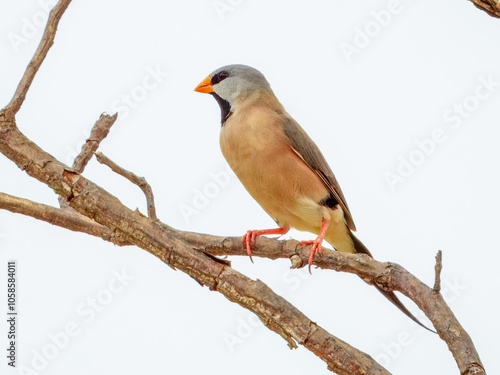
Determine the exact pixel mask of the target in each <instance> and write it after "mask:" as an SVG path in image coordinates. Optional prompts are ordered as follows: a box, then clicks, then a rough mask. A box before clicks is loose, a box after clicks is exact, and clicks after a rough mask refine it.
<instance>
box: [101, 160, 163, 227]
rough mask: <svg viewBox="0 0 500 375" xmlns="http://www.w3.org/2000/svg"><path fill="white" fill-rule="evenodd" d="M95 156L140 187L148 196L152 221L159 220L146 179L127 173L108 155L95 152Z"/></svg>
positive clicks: (149, 215) (147, 200)
mask: <svg viewBox="0 0 500 375" xmlns="http://www.w3.org/2000/svg"><path fill="white" fill-rule="evenodd" d="M95 156H96V158H97V161H98V162H99V163H101V164H104V165H107V166H108V167H109V168H111V170H112V171H113V172H115V173H117V174H119V175H120V176H123V177H125V178H126V179H127V180H129V181H130V182H132V183H133V184H135V185H137V186H139V187H140V188H141V190H142V191H143V193H144V195H145V196H146V202H147V205H148V217H149V218H150V219H151V220H158V217H157V216H156V208H155V201H154V197H153V189H151V186H150V185H149V184H148V182H147V181H146V179H145V178H144V177H139V176H137V175H136V174H134V173H132V172H130V171H127V170H126V169H123V168H122V167H120V166H119V165H118V164H116V163H115V162H114V161H112V160H111V159H109V158H108V157H107V156H106V155H104V154H103V153H102V152H99V151H98V152H95Z"/></svg>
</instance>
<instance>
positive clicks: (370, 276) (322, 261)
mask: <svg viewBox="0 0 500 375" xmlns="http://www.w3.org/2000/svg"><path fill="white" fill-rule="evenodd" d="M171 230H172V229H171ZM175 233H176V234H177V236H178V237H180V238H182V239H183V240H185V241H188V242H189V243H191V244H192V245H194V246H196V247H197V248H198V249H200V250H202V251H204V252H207V253H209V254H211V255H213V256H224V255H239V256H248V255H247V252H246V249H245V248H244V247H243V246H242V245H241V237H218V236H212V235H207V234H198V233H191V232H181V231H176V232H175ZM309 253H310V251H309V248H308V247H307V246H298V241H295V240H289V241H276V240H274V239H270V238H266V237H259V238H258V239H257V242H256V247H255V249H253V250H252V255H253V256H255V257H263V258H269V259H279V258H283V259H290V260H291V261H292V267H294V266H296V265H298V264H301V265H302V266H303V265H306V264H307V262H308V257H309ZM313 263H314V265H315V266H317V267H319V268H322V269H331V270H335V271H340V272H349V273H353V274H356V275H358V276H360V277H361V278H362V279H363V280H364V281H366V282H367V283H369V284H373V283H375V282H376V283H377V284H379V285H381V286H383V288H384V289H390V290H395V291H399V292H401V293H403V294H404V295H405V296H407V297H408V298H410V299H411V300H412V301H413V302H415V303H416V304H417V306H418V307H419V308H420V309H421V310H422V311H423V312H424V313H425V315H426V316H427V317H428V318H429V320H430V321H431V322H432V324H433V325H434V327H435V328H436V330H437V332H438V334H439V336H440V337H441V338H442V339H443V340H444V341H445V342H446V344H447V345H448V348H449V349H450V351H451V352H452V354H453V356H454V358H455V361H456V362H457V365H458V367H459V369H460V371H461V374H467V375H469V374H471V375H472V374H485V372H484V369H483V366H482V363H481V360H480V358H479V355H478V354H477V351H476V350H475V348H474V343H473V342H472V340H471V338H470V336H469V335H468V334H467V332H466V331H465V330H464V328H463V327H462V326H461V325H460V323H459V321H458V320H457V318H456V317H455V315H454V314H453V312H452V311H451V310H450V308H449V306H448V305H447V304H446V302H445V301H444V299H443V297H442V296H441V294H439V293H434V291H433V289H431V288H429V287H428V286H427V285H425V284H424V283H423V282H421V281H420V280H418V279H417V278H416V277H415V276H413V275H412V274H411V273H409V272H408V271H407V270H406V269H404V268H403V267H401V266H400V265H397V264H394V263H389V262H386V263H382V262H378V261H376V260H375V259H373V258H370V257H368V256H366V255H364V254H348V253H342V252H338V251H332V250H330V249H327V248H322V252H321V253H320V254H318V255H317V256H315V258H314V261H313ZM473 371H476V372H473Z"/></svg>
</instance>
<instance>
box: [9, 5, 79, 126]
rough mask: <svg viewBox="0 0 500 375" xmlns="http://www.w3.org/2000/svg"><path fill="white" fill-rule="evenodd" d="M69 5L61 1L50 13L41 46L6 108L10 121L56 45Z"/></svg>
mask: <svg viewBox="0 0 500 375" xmlns="http://www.w3.org/2000/svg"><path fill="white" fill-rule="evenodd" d="M69 3H71V0H60V1H59V2H58V3H57V5H56V6H55V7H54V9H52V11H51V12H50V15H49V19H48V20H47V26H46V27H45V31H44V33H43V36H42V40H41V41H40V44H39V45H38V48H37V50H36V51H35V54H34V55H33V58H32V59H31V61H30V63H29V64H28V67H27V68H26V71H25V72H24V76H23V78H22V79H21V82H19V85H18V86H17V89H16V92H15V93H14V96H13V97H12V99H11V101H10V103H9V104H7V106H6V107H5V108H4V111H5V112H4V115H5V116H7V118H8V119H13V118H14V116H15V115H16V113H17V112H18V111H19V109H20V108H21V105H22V104H23V102H24V99H25V98H26V93H27V92H28V90H29V88H30V86H31V83H32V82H33V79H34V78H35V75H36V73H37V72H38V69H39V68H40V66H41V65H42V63H43V60H44V59H45V56H47V52H48V51H49V49H50V47H52V45H53V44H54V38H55V35H56V31H57V26H58V24H59V20H60V19H61V17H62V15H63V14H64V11H65V10H66V8H68V5H69ZM0 115H1V114H0Z"/></svg>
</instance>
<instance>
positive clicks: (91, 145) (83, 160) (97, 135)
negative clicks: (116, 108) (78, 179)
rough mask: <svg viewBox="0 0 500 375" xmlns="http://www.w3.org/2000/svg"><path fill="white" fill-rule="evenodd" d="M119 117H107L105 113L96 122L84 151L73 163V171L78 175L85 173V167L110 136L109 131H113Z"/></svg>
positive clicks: (115, 115)
mask: <svg viewBox="0 0 500 375" xmlns="http://www.w3.org/2000/svg"><path fill="white" fill-rule="evenodd" d="M117 116H118V113H115V114H114V115H113V116H111V115H105V114H104V113H103V114H102V115H101V116H100V117H99V119H98V120H97V121H96V123H95V125H94V126H93V127H92V130H91V131H90V136H89V138H88V139H87V141H86V142H85V144H84V145H83V146H82V150H81V151H80V153H79V154H78V156H77V157H76V158H75V161H74V162H73V169H74V170H75V172H76V173H80V174H81V173H83V170H84V169H85V166H86V165H87V163H88V162H89V160H90V159H91V158H92V156H93V155H94V152H96V151H97V149H98V148H99V144H100V143H101V142H102V140H103V139H104V138H106V136H107V135H108V133H109V130H110V129H111V126H113V124H114V123H115V121H116V118H117Z"/></svg>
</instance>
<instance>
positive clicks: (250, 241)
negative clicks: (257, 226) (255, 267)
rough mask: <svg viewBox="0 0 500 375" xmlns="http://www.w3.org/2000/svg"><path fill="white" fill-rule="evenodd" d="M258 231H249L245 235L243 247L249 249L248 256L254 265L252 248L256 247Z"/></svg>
mask: <svg viewBox="0 0 500 375" xmlns="http://www.w3.org/2000/svg"><path fill="white" fill-rule="evenodd" d="M258 232H259V231H258V230H249V231H247V232H246V233H245V234H244V235H243V238H242V240H243V246H244V247H245V248H246V249H247V254H248V256H249V257H250V260H251V261H252V263H253V259H252V248H253V247H255V239H256V238H257V236H258V235H259V234H258Z"/></svg>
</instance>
